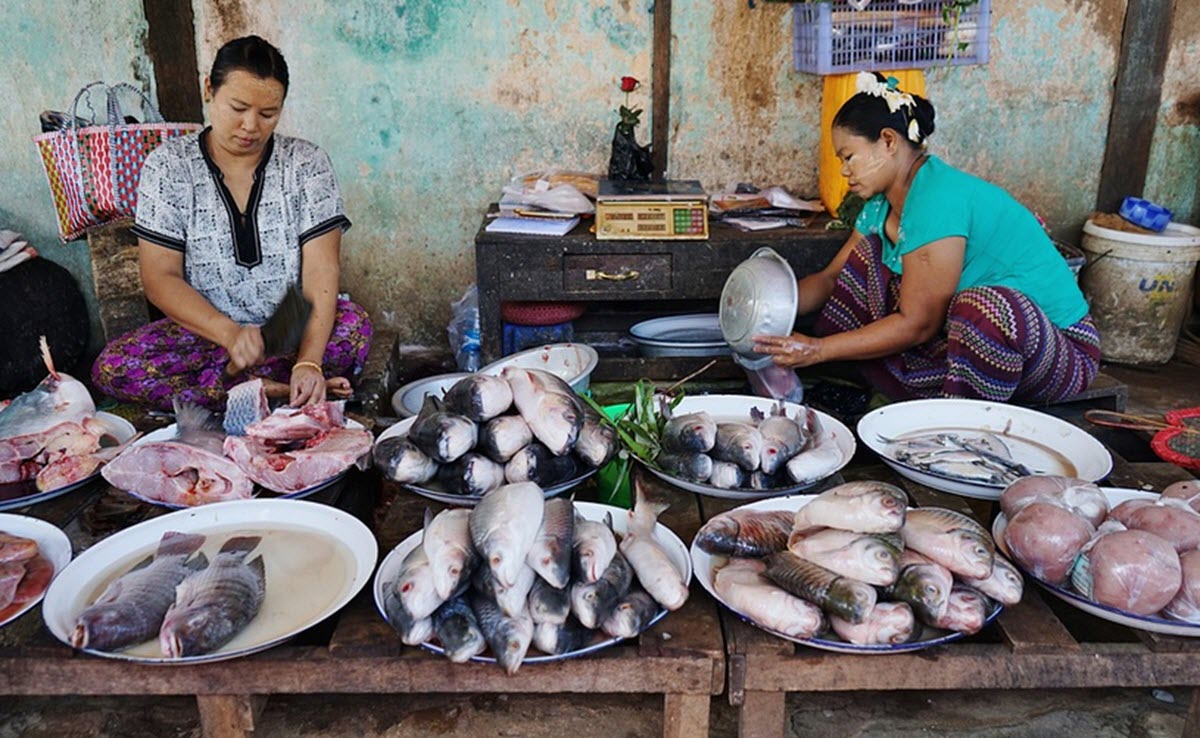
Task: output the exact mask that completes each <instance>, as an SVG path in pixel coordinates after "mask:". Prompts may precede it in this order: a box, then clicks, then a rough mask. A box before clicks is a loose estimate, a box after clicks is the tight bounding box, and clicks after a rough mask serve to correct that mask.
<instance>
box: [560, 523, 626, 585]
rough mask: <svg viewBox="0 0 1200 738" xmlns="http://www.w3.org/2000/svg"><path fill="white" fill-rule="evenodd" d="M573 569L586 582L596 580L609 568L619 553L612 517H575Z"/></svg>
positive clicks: (577, 577)
mask: <svg viewBox="0 0 1200 738" xmlns="http://www.w3.org/2000/svg"><path fill="white" fill-rule="evenodd" d="M571 545H572V549H573V550H572V553H571V569H572V571H574V572H575V578H576V579H578V580H579V581H581V582H583V583H584V584H589V583H591V582H594V581H596V580H597V579H599V578H600V576H601V575H602V574H603V573H604V570H605V569H607V568H608V565H609V563H611V562H612V560H613V556H615V555H616V553H617V539H616V537H615V536H614V535H613V532H612V519H611V518H608V520H607V522H606V523H602V522H600V521H598V520H588V519H587V518H583V517H576V518H575V540H574V542H573V543H572V544H571Z"/></svg>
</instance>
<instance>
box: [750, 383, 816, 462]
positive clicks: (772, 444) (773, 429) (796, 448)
mask: <svg viewBox="0 0 1200 738" xmlns="http://www.w3.org/2000/svg"><path fill="white" fill-rule="evenodd" d="M750 415H751V417H753V418H754V419H755V420H758V421H759V422H758V432H759V433H760V434H762V438H763V444H762V451H761V452H760V455H759V468H760V469H762V471H763V473H764V474H774V473H775V472H777V471H779V470H781V469H783V468H784V466H785V465H786V464H787V462H788V460H789V459H791V458H792V457H793V456H795V455H796V454H798V453H800V451H801V450H803V449H804V447H805V445H806V444H807V442H808V438H807V435H806V434H805V431H804V429H803V428H801V427H800V424H799V423H797V422H796V421H794V420H792V419H791V418H789V417H788V416H787V410H786V408H785V406H784V404H783V402H782V401H781V402H780V403H779V404H778V405H776V406H775V407H774V408H772V409H771V414H770V415H768V416H765V417H764V416H763V414H762V412H761V411H759V410H758V409H757V408H755V409H753V410H752V411H751V413H750Z"/></svg>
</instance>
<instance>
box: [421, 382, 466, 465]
mask: <svg viewBox="0 0 1200 738" xmlns="http://www.w3.org/2000/svg"><path fill="white" fill-rule="evenodd" d="M478 436H479V429H478V427H477V426H476V425H475V423H473V422H471V420H470V419H469V418H465V417H463V416H462V415H456V414H454V413H449V412H445V411H444V410H443V409H442V408H441V404H440V403H439V402H438V401H437V400H436V399H435V398H434V397H433V395H425V403H424V404H423V405H422V406H421V412H420V413H419V414H418V415H417V419H416V420H415V421H413V424H412V425H411V426H410V427H409V429H408V439H409V440H410V441H412V442H413V443H414V444H415V445H416V447H417V448H419V449H421V451H423V452H424V453H425V455H426V456H428V457H429V458H431V459H433V460H434V461H436V462H438V463H440V464H448V463H450V462H451V461H454V460H456V459H458V458H459V457H460V456H462V455H463V454H465V453H467V452H468V451H470V450H471V449H472V448H474V446H475V442H476V441H477V440H478Z"/></svg>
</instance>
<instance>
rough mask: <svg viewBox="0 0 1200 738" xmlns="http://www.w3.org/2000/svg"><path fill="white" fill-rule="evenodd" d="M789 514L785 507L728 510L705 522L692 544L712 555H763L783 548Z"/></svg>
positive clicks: (788, 527) (788, 533)
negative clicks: (777, 508)
mask: <svg viewBox="0 0 1200 738" xmlns="http://www.w3.org/2000/svg"><path fill="white" fill-rule="evenodd" d="M792 518H793V514H792V513H791V512H788V511H787V510H769V511H764V512H757V511H754V510H731V511H729V512H727V513H722V514H721V515H718V516H716V517H715V518H713V519H711V520H709V521H708V522H707V523H705V524H704V527H702V528H701V529H700V532H699V533H697V534H696V545H697V546H699V547H700V550H702V551H705V552H707V553H710V554H713V555H720V556H750V557H762V556H767V555H769V554H773V553H775V552H777V551H783V550H786V549H787V543H788V536H789V535H791V533H792Z"/></svg>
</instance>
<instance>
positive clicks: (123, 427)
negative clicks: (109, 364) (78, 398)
mask: <svg viewBox="0 0 1200 738" xmlns="http://www.w3.org/2000/svg"><path fill="white" fill-rule="evenodd" d="M96 420H98V421H99V422H100V423H101V424H102V425H103V426H104V427H105V430H106V431H107V432H108V435H111V436H112V437H113V438H115V439H116V440H117V441H118V442H119V443H125V442H126V441H128V440H129V439H130V438H133V436H134V434H135V433H137V431H136V430H135V429H134V427H133V424H132V423H130V422H129V421H128V420H126V419H125V418H122V417H121V416H119V415H113V414H112V413H106V412H103V411H102V412H98V413H96ZM98 476H100V470H99V469H96V471H95V472H93V473H92V474H90V475H89V476H87V477H85V478H84V479H80V480H79V481H78V482H72V483H71V484H67V485H64V486H62V487H59V488H58V489H49V490H45V491H41V490H38V489H37V488H36V487H33V485H32V482H30V483H28V488H29V489H31V491H28V492H25V493H24V494H20V495H19V496H16V497H10V498H8V499H6V500H0V510H12V509H15V508H18V507H26V506H28V505H33V504H36V503H38V502H45V501H46V500H49V499H52V498H54V497H58V496H59V495H65V494H66V493H68V492H70V491H72V490H76V489H79V488H80V487H82V486H83V485H85V484H87V483H88V482H91V481H92V480H93V479H95V478H96V477H98ZM25 484H26V483H18V484H12V485H7V484H6V485H0V488H5V487H11V488H14V489H26V488H27V487H26V486H25Z"/></svg>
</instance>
